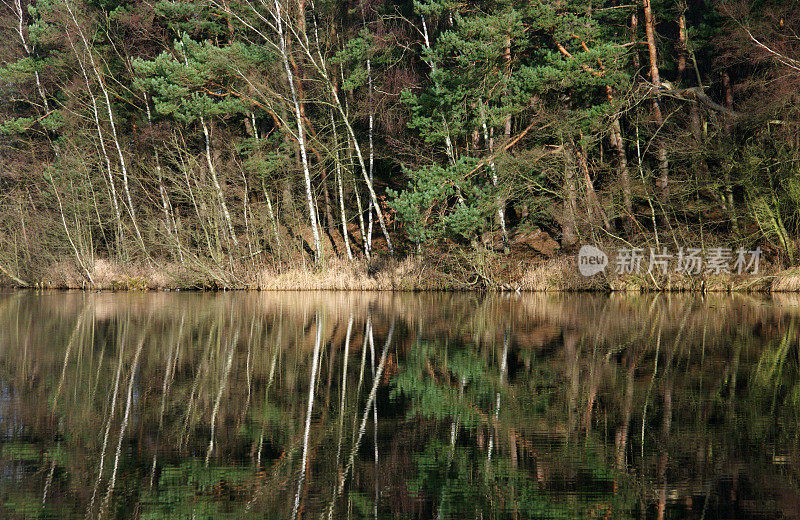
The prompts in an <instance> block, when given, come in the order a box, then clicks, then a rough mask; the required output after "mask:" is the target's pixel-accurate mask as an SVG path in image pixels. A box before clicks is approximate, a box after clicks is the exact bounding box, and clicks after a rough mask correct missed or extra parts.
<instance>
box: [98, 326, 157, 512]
mask: <svg viewBox="0 0 800 520" xmlns="http://www.w3.org/2000/svg"><path fill="white" fill-rule="evenodd" d="M146 337H147V335H146V334H142V337H141V339H140V340H139V346H138V347H136V354H134V356H133V364H132V365H131V375H130V377H129V378H128V395H127V400H126V402H125V415H123V416H122V425H121V426H120V428H119V439H118V440H117V453H116V456H115V457H114V467H113V469H112V470H111V478H110V479H109V480H108V489H107V490H106V496H105V498H104V499H103V504H102V505H101V506H100V513H99V515H98V518H102V517H103V514H104V513H105V511H106V510H107V508H108V504H109V502H110V501H111V495H112V494H113V493H114V486H115V485H116V483H117V470H118V469H119V459H120V456H121V455H122V441H123V439H124V438H125V431H126V430H127V429H128V420H129V419H130V417H131V404H132V402H133V386H134V384H135V383H136V372H137V371H138V370H139V359H140V357H141V354H142V347H144V340H145V338H146Z"/></svg>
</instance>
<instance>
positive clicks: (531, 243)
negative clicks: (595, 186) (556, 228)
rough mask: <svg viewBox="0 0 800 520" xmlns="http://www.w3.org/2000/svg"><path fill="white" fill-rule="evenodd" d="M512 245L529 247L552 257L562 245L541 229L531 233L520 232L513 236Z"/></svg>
mask: <svg viewBox="0 0 800 520" xmlns="http://www.w3.org/2000/svg"><path fill="white" fill-rule="evenodd" d="M511 245H512V246H514V247H518V248H527V249H530V250H533V251H536V252H537V253H539V254H541V255H544V256H546V257H548V258H552V257H553V256H555V254H556V253H557V252H558V250H559V248H560V247H561V246H559V245H558V242H556V241H555V240H553V239H552V238H550V234H549V233H547V232H546V231H542V230H541V229H536V230H534V231H531V232H530V233H518V234H516V235H514V236H513V237H512V238H511Z"/></svg>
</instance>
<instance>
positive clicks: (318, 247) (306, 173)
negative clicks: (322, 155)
mask: <svg viewBox="0 0 800 520" xmlns="http://www.w3.org/2000/svg"><path fill="white" fill-rule="evenodd" d="M274 5H275V13H274V17H275V23H276V31H277V33H278V41H279V46H278V49H279V51H280V54H281V61H283V68H284V72H285V73H286V81H287V83H288V85H289V92H290V95H291V102H292V107H293V109H294V116H295V121H296V123H297V143H298V146H299V147H300V160H301V162H302V166H303V179H304V180H305V187H306V202H307V204H308V218H309V221H310V222H311V234H312V235H313V237H314V261H315V262H321V261H322V242H321V241H320V234H319V228H318V226H317V211H316V209H315V207H314V197H313V193H312V188H311V170H310V169H309V165H308V154H307V151H306V137H305V131H304V128H303V118H302V114H301V113H300V103H299V101H298V99H297V90H296V89H295V84H294V74H293V73H292V68H291V66H290V64H289V51H288V49H287V48H286V36H285V34H284V26H283V19H284V17H283V13H282V12H281V4H280V2H279V0H275V2H274Z"/></svg>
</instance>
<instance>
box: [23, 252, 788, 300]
mask: <svg viewBox="0 0 800 520" xmlns="http://www.w3.org/2000/svg"><path fill="white" fill-rule="evenodd" d="M432 260H435V261H436V263H435V264H434V263H433V262H432ZM513 263H514V264H516V266H517V267H516V268H515V269H512V270H509V268H508V263H506V265H505V266H501V265H500V264H499V263H498V262H492V261H486V262H483V263H481V265H480V269H479V271H477V272H476V271H473V269H474V268H475V266H474V265H471V264H469V265H467V264H464V263H463V262H458V261H453V259H450V260H447V259H442V258H435V259H429V260H428V261H425V260H419V259H416V258H406V259H404V260H399V261H397V260H383V259H382V260H375V261H373V262H371V263H368V262H365V261H354V262H349V261H346V260H341V259H338V258H332V259H329V260H328V261H327V262H326V263H325V265H324V267H316V266H314V265H312V264H305V265H303V264H299V265H297V264H296V265H294V266H289V267H287V266H283V267H275V268H265V269H261V270H256V271H253V270H252V269H250V270H249V269H248V268H247V267H240V268H237V267H234V268H233V269H232V272H227V271H225V270H223V269H222V268H220V267H218V266H212V265H195V266H189V265H180V264H177V263H164V264H158V265H145V264H122V263H118V262H113V261H109V260H106V259H97V260H96V261H95V262H94V265H93V266H92V267H91V269H90V274H91V280H92V282H93V283H90V281H89V278H88V277H87V276H86V274H85V273H83V272H82V270H81V269H79V268H78V266H76V265H75V263H74V262H73V261H70V260H63V261H60V262H58V263H55V264H53V265H51V266H50V267H49V268H47V269H45V271H44V275H43V276H42V279H41V281H40V282H39V283H37V284H36V285H37V286H39V287H43V288H53V289H98V290H158V289H255V290H262V291H279V290H335V291H437V290H445V291H446V290H471V289H472V290H474V289H479V290H489V291H493V290H518V291H533V292H561V291H601V292H606V291H607V292H612V291H613V292H636V293H638V292H650V291H669V292H800V268H795V269H790V270H786V271H780V272H776V271H767V272H765V273H763V274H762V275H761V276H756V277H754V276H736V275H720V276H710V275H697V276H681V275H678V274H676V273H670V274H669V275H666V276H665V275H653V276H650V275H649V274H646V273H640V274H638V275H625V276H620V275H618V274H616V273H614V272H613V270H610V271H608V272H606V273H604V274H599V275H596V276H593V277H590V278H587V277H584V276H581V275H580V274H579V272H578V269H577V265H576V259H575V257H561V258H556V259H550V260H545V261H534V262H530V263H527V262H526V261H525V260H519V261H515V262H513ZM479 282H480V283H479Z"/></svg>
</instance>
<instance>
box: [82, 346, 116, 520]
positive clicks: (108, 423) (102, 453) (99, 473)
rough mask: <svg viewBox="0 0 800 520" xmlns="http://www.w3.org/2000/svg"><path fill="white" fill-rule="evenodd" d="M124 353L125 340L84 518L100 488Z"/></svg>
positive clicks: (92, 505)
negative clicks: (92, 487) (95, 473)
mask: <svg viewBox="0 0 800 520" xmlns="http://www.w3.org/2000/svg"><path fill="white" fill-rule="evenodd" d="M124 353H125V341H121V342H120V348H119V360H118V361H117V374H116V375H115V376H114V393H113V394H112V397H111V407H110V409H109V411H108V421H106V431H105V434H104V435H103V447H102V448H101V449H100V464H99V467H98V469H97V480H96V481H95V484H94V490H93V491H92V498H91V500H90V501H89V507H88V509H87V510H86V518H89V517H91V516H92V510H93V509H94V501H95V499H96V498H97V491H98V489H99V488H100V480H101V479H102V478H103V468H104V466H105V459H106V449H107V448H108V436H109V433H110V432H111V422H112V421H113V420H114V413H115V412H116V409H117V394H118V393H119V380H120V376H121V374H122V357H123V354H124Z"/></svg>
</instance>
